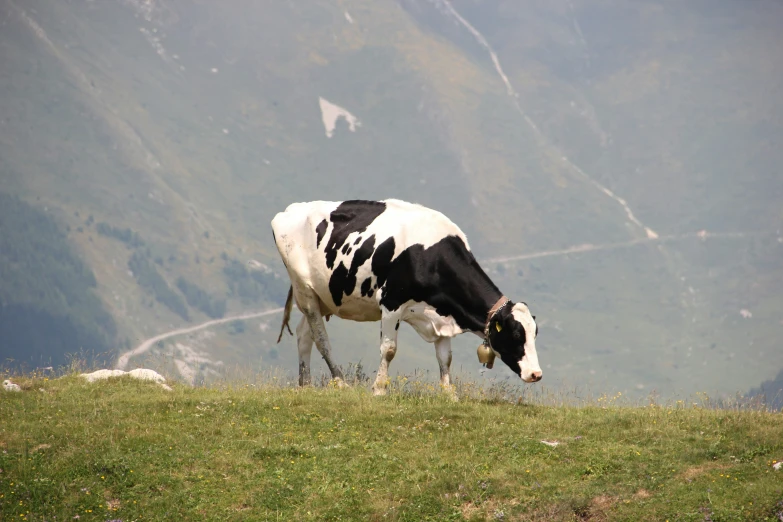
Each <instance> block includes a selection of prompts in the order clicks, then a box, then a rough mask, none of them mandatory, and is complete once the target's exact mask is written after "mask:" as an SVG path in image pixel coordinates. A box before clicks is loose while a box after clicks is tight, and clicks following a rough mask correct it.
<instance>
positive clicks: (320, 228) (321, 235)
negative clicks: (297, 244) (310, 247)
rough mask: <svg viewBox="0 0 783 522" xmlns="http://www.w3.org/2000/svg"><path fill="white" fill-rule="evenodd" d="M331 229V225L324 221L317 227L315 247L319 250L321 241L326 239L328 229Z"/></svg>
mask: <svg viewBox="0 0 783 522" xmlns="http://www.w3.org/2000/svg"><path fill="white" fill-rule="evenodd" d="M328 227H329V223H327V222H326V220H325V219H324V220H323V221H321V222H320V223H318V226H317V227H315V246H316V248H318V247H319V246H321V240H322V239H323V238H324V234H326V229H327V228H328Z"/></svg>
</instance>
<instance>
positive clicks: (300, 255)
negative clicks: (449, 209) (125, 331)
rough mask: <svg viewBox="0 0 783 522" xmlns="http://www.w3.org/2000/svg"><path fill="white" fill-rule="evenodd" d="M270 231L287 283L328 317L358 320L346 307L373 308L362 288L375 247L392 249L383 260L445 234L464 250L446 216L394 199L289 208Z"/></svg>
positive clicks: (427, 244)
mask: <svg viewBox="0 0 783 522" xmlns="http://www.w3.org/2000/svg"><path fill="white" fill-rule="evenodd" d="M272 229H273V231H274V235H275V242H276V244H277V248H278V251H279V252H280V255H281V257H282V259H283V262H284V263H285V265H286V268H287V269H288V272H289V275H290V277H291V278H292V281H297V282H298V283H301V284H304V285H307V286H309V287H310V288H312V289H314V290H315V292H316V293H317V294H318V295H319V297H320V298H321V300H322V301H323V302H324V303H325V304H326V305H327V308H329V309H330V310H331V311H332V313H335V314H336V315H338V316H342V315H343V313H347V314H349V315H351V316H357V318H358V316H361V315H362V314H361V313H358V312H355V311H351V310H349V308H352V307H353V308H362V307H364V306H369V305H375V303H376V301H375V300H374V298H373V295H371V294H370V293H369V292H366V291H363V290H362V288H361V283H362V282H364V281H367V280H368V279H369V280H372V281H373V282H375V281H376V279H377V278H376V277H374V276H375V274H373V273H372V259H373V256H374V254H375V252H376V250H378V248H379V247H381V249H383V248H386V249H387V251H388V250H390V247H391V246H392V245H393V253H392V252H389V253H390V254H391V258H390V259H388V261H391V260H393V259H394V258H396V257H397V256H399V255H400V254H401V253H402V252H403V251H404V250H406V249H407V248H409V247H410V246H412V245H422V246H423V247H424V248H428V247H430V246H432V245H434V244H435V243H437V242H438V241H440V240H441V239H443V238H444V237H446V236H449V235H451V236H457V237H459V238H460V239H461V240H462V241H463V242H464V243H465V246H466V247H467V248H469V246H468V241H467V238H466V237H465V235H464V233H463V232H462V231H461V230H460V229H459V227H457V225H455V224H454V223H453V222H452V221H451V220H450V219H448V218H447V217H446V216H445V215H443V214H442V213H440V212H438V211H435V210H432V209H429V208H427V207H424V206H421V205H417V204H414V203H408V202H405V201H401V200H396V199H388V200H383V201H343V202H337V201H312V202H306V203H293V204H291V205H289V206H288V207H287V208H286V209H285V211H283V212H280V213H278V214H277V215H276V216H275V218H274V219H273V220H272ZM382 245H383V246H382ZM335 272H337V276H335ZM337 283H339V284H337ZM336 286H342V287H343V288H342V290H340V289H338V288H336ZM343 291H344V295H341V294H342V293H343ZM362 303H366V304H362ZM375 315H376V314H375V312H373V313H372V314H371V317H375Z"/></svg>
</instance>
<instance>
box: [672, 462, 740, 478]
mask: <svg viewBox="0 0 783 522" xmlns="http://www.w3.org/2000/svg"><path fill="white" fill-rule="evenodd" d="M728 467H729V466H727V465H725V464H718V463H717V462H716V463H714V464H702V465H701V466H693V467H691V468H688V469H686V470H685V471H683V472H682V473H680V478H682V479H684V480H686V481H688V482H690V481H692V480H693V479H695V478H696V477H698V476H700V475H703V474H705V473H707V472H708V471H713V470H720V469H726V468H728Z"/></svg>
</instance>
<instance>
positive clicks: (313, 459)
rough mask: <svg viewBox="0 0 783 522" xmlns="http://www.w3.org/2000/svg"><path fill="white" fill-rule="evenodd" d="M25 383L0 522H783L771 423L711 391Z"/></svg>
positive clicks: (780, 431)
mask: <svg viewBox="0 0 783 522" xmlns="http://www.w3.org/2000/svg"><path fill="white" fill-rule="evenodd" d="M17 382H19V383H21V384H22V386H23V388H24V391H22V392H21V393H8V392H0V393H2V399H1V400H0V418H2V419H3V423H2V425H1V426H0V447H2V453H0V468H1V469H2V472H1V473H0V499H2V500H3V501H2V502H0V517H2V518H3V520H30V521H32V520H54V519H55V518H56V519H57V520H71V519H73V518H75V517H77V516H78V517H79V520H163V519H180V520H248V519H253V520H278V519H279V520H471V521H478V520H520V521H522V520H548V521H566V520H567V521H577V520H694V521H696V520H698V521H703V520H716V521H717V520H748V521H751V520H752V521H763V520H769V521H773V520H778V519H779V517H781V516H783V489H781V482H780V474H781V473H783V471H774V470H773V468H772V464H773V462H774V461H775V459H781V457H782V455H781V453H782V452H783V423H781V422H780V420H781V418H780V414H779V413H778V414H773V413H767V412H764V411H761V410H754V409H746V410H740V409H736V408H735V409H728V410H717V409H713V408H711V407H710V405H711V401H710V399H709V398H708V397H706V396H703V395H701V396H697V397H695V398H688V399H687V400H678V401H672V402H666V403H658V402H656V401H642V402H638V403H634V402H632V401H629V400H627V399H626V398H624V397H622V396H619V395H615V396H599V397H593V398H589V399H586V398H584V397H582V398H580V397H576V396H573V395H569V394H562V393H561V394H530V393H525V394H521V395H520V394H519V393H515V392H513V391H511V390H509V389H507V388H503V387H502V386H501V387H495V388H493V389H487V388H479V387H476V386H475V383H473V382H471V381H468V380H460V381H458V391H459V393H460V396H461V399H460V401H459V402H458V403H452V402H451V401H449V400H447V399H446V398H445V397H444V396H442V395H439V394H438V393H437V392H436V390H434V389H433V387H432V385H431V384H429V383H428V382H427V381H426V380H424V381H423V380H419V379H417V378H415V377H412V378H410V379H407V378H399V379H397V380H396V381H394V382H393V387H394V388H393V391H392V392H391V394H390V395H389V396H387V397H385V398H373V397H372V396H371V395H370V394H369V391H368V390H367V383H366V382H360V383H359V384H355V386H354V387H353V388H352V389H347V390H337V389H333V388H329V387H325V388H323V387H320V388H309V389H296V388H291V387H289V386H286V385H285V384H284V383H280V382H276V381H275V380H274V378H272V377H270V376H267V377H262V378H248V379H243V380H242V381H239V380H238V381H236V382H234V383H231V382H227V381H224V382H222V383H221V385H219V386H216V387H211V388H203V387H198V388H192V387H188V386H175V389H174V391H172V392H167V391H165V390H163V389H161V388H159V387H157V385H154V384H145V383H140V382H138V381H133V380H131V379H130V378H125V377H123V378H120V379H116V378H115V379H112V380H110V381H108V382H107V381H103V382H99V383H93V384H87V383H86V382H85V381H84V380H83V379H81V378H80V377H78V376H77V375H76V374H70V375H66V376H64V377H62V378H59V379H51V380H49V379H45V378H41V377H28V378H20V379H17ZM242 382H244V383H245V384H242ZM142 412H143V413H142ZM543 441H546V442H549V443H550V444H552V445H548V444H545V443H544V442H543ZM554 443H557V444H554Z"/></svg>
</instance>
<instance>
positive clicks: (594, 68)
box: [0, 0, 783, 393]
mask: <svg viewBox="0 0 783 522" xmlns="http://www.w3.org/2000/svg"><path fill="white" fill-rule="evenodd" d="M719 4H720V5H719V7H714V6H713V4H710V5H709V6H707V5H706V4H689V5H687V6H674V5H672V4H668V3H665V2H660V3H656V2H653V3H649V4H645V6H638V5H636V4H632V3H627V2H621V1H619V0H607V1H605V2H601V3H600V4H594V3H587V2H578V1H573V2H555V3H546V4H539V3H529V4H524V5H522V4H518V3H516V2H494V3H485V2H473V1H467V0H460V1H456V0H455V1H451V2H449V1H446V0H431V1H425V0H405V1H400V2H398V3H396V4H395V3H388V2H364V1H362V2H360V1H358V0H356V1H348V0H345V1H338V0H334V1H327V0H317V1H313V2H308V3H307V4H306V5H305V4H302V5H298V4H294V3H280V2H261V3H238V2H229V3H224V4H221V6H220V7H217V6H215V5H211V4H208V3H207V4H196V5H187V6H185V5H182V4H179V3H176V2H171V1H160V0H158V1H154V2H136V1H131V0H124V1H116V2H114V1H113V2H101V3H96V2H87V1H79V0H75V1H72V2H69V3H61V4H51V3H47V2H40V1H38V0H30V1H27V2H24V3H22V2H18V1H9V0H4V2H3V3H2V4H1V5H2V10H3V11H2V20H3V24H4V25H3V30H2V31H0V53H2V54H1V56H0V58H1V59H2V70H3V74H2V75H0V92H1V93H2V96H0V115H1V116H2V118H0V119H2V122H3V123H2V125H3V127H2V131H1V132H0V158H2V160H1V161H2V167H3V169H2V172H3V187H4V190H6V191H8V192H10V193H13V194H17V195H19V196H21V197H22V198H24V199H25V200H26V201H29V202H31V203H33V202H34V204H35V205H37V206H39V207H43V206H46V207H47V208H48V209H49V212H50V213H51V215H52V216H54V217H55V218H56V219H57V220H58V222H59V223H60V225H61V227H62V228H63V229H64V230H68V229H69V230H70V231H69V232H68V238H69V240H70V241H71V243H72V244H73V245H74V247H75V248H76V250H77V251H78V252H79V254H80V255H81V256H82V257H83V259H84V260H85V262H86V263H87V264H88V265H89V267H90V269H91V270H92V272H93V273H94V274H95V278H96V281H97V286H96V288H95V292H96V293H97V295H99V296H100V298H101V301H102V302H103V304H104V306H105V307H106V309H107V310H108V311H109V312H110V313H111V315H112V316H113V317H114V319H115V321H116V323H117V329H118V334H117V336H116V339H115V341H114V345H115V346H116V347H117V350H118V352H119V351H120V350H121V349H128V348H132V347H134V346H137V345H138V344H139V343H140V342H141V341H142V340H144V339H146V338H150V337H153V336H154V335H156V334H158V333H161V332H164V331H167V330H173V329H176V328H180V327H185V326H188V325H194V324H198V323H200V322H203V321H207V320H209V319H211V318H215V317H221V316H225V315H228V316H231V315H233V314H241V313H245V312H248V311H253V310H260V309H265V308H271V307H274V306H276V305H280V304H281V300H282V299H283V298H284V296H285V290H286V289H287V283H286V277H285V274H284V271H283V270H282V265H281V263H280V261H279V259H278V258H277V255H276V251H275V249H274V245H273V243H272V240H271V239H272V238H271V233H270V230H269V221H270V220H271V218H272V217H273V216H274V214H275V213H276V212H278V211H279V210H281V209H283V208H285V206H286V205H288V204H289V203H290V202H293V201H304V200H310V199H333V200H342V199H349V198H378V199H380V198H386V197H399V198H402V199H407V200H412V201H417V202H419V203H422V204H425V205H429V206H432V207H435V208H437V209H438V210H441V211H443V212H445V213H446V214H447V215H449V216H451V217H453V218H454V219H455V220H456V221H457V223H458V224H459V225H460V226H461V227H462V228H463V229H464V230H465V232H466V233H467V234H468V237H469V238H470V241H471V245H472V247H473V248H474V250H475V252H476V254H477V256H478V257H479V258H480V259H482V260H490V259H494V258H507V257H509V256H511V257H513V256H514V255H519V254H525V253H536V252H542V251H554V250H559V249H568V248H570V247H574V246H578V245H585V244H587V245H592V246H591V247H589V248H590V250H589V251H584V252H581V253H579V252H577V253H573V254H568V255H552V256H549V257H542V258H540V259H523V260H518V261H500V262H494V261H493V262H487V263H485V267H486V268H487V270H488V271H490V273H491V274H492V276H493V277H494V278H495V279H496V281H497V282H498V284H499V285H500V287H501V288H502V289H503V291H504V292H505V293H506V294H507V295H509V296H510V297H512V298H513V299H519V300H525V301H527V302H529V303H530V304H531V306H532V307H533V308H534V309H535V310H536V315H537V316H538V317H539V320H540V323H541V327H542V339H541V342H540V344H541V345H542V348H541V350H542V354H541V359H542V364H544V367H545V372H546V374H547V377H548V380H550V379H551V382H552V384H553V385H561V384H562V383H567V384H571V385H580V386H581V385H586V386H594V387H598V388H603V387H606V386H609V387H616V388H617V389H621V390H624V391H629V390H630V391H631V392H635V393H648V392H650V390H652V389H660V388H661V387H665V388H666V389H668V390H670V391H672V392H675V391H682V392H691V391H695V390H701V389H710V390H720V391H727V392H730V391H736V389H738V388H739V389H747V388H748V387H750V386H752V385H755V384H757V383H758V382H760V381H761V380H763V379H765V378H771V377H772V376H774V374H775V371H776V370H777V369H778V368H780V367H781V366H783V358H781V357H783V356H782V355H780V354H779V353H778V352H779V351H776V346H777V339H779V338H780V335H781V333H783V332H782V331H781V330H783V328H782V327H783V325H781V324H780V320H781V317H783V303H781V302H780V301H779V298H777V295H780V294H779V291H780V290H783V281H782V280H781V276H780V274H781V271H780V266H779V262H778V261H777V260H778V259H780V254H781V253H782V252H781V243H780V241H779V237H780V236H779V233H778V232H777V230H778V228H779V227H780V224H781V223H780V222H781V218H783V214H781V211H780V206H779V204H778V202H779V201H780V197H781V196H783V184H781V182H780V180H779V176H778V175H777V172H776V170H775V169H776V165H778V164H779V163H780V160H781V159H783V158H780V154H781V150H783V149H781V147H779V146H777V145H779V144H780V141H781V137H782V136H783V134H781V129H780V121H782V120H781V118H780V116H781V113H780V111H781V110H782V109H781V104H780V103H779V102H778V101H777V100H776V99H772V98H770V97H768V96H765V95H764V94H765V93H770V92H776V90H779V87H780V82H781V81H782V79H783V68H781V67H778V66H777V65H776V63H777V62H776V61H775V60H773V59H771V57H770V55H769V53H770V52H772V51H771V49H773V48H774V45H772V44H773V43H774V42H776V41H777V38H778V37H777V33H776V32H775V31H774V28H775V24H774V20H775V19H776V17H778V16H779V7H778V6H776V5H774V4H772V3H761V4H759V5H760V7H759V9H758V10H757V11H754V12H750V11H746V10H741V11H739V12H738V11H737V10H736V9H734V10H732V8H731V6H730V4H731V3H730V2H720V3H719ZM732 20H734V21H732ZM615 22H621V23H615ZM493 56H494V59H493ZM747 56H753V59H746V57H747ZM765 56H766V57H767V58H766V59H765ZM323 107H327V108H329V107H332V108H335V110H344V111H346V112H347V113H348V114H350V115H351V116H352V117H354V118H355V121H354V123H353V127H351V125H349V122H348V121H347V120H346V119H344V118H341V119H337V120H334V121H332V120H331V116H330V115H329V114H328V113H327V112H324V110H323ZM330 123H334V125H335V128H334V130H333V131H330V127H329V125H330ZM6 187H7V188H6ZM702 229H707V231H708V232H710V233H716V234H717V235H712V236H710V235H709V234H707V235H706V236H705V237H699V236H698V235H697V233H698V232H699V231H700V230H702ZM720 234H723V235H720ZM726 234H729V235H726ZM731 234H735V235H731ZM681 236H682V237H681ZM627 242H632V244H630V245H627V246H624V247H623V246H619V247H617V246H615V245H623V244H625V243H627ZM745 309H747V310H748V311H750V312H752V317H749V318H743V317H742V316H741V315H740V310H745ZM277 328H278V327H277V320H276V319H264V320H262V321H260V322H253V323H251V322H248V323H247V328H246V327H245V325H244V323H243V324H241V325H240V323H235V324H234V323H231V324H229V326H226V327H220V328H216V329H213V330H209V331H200V332H199V333H198V334H194V335H193V336H190V337H187V338H181V339H173V340H172V341H170V342H168V343H164V344H163V346H162V347H156V349H155V350H153V352H150V353H149V354H148V355H149V356H151V357H155V358H158V359H159V362H160V364H164V365H169V367H170V368H171V369H172V371H179V370H178V369H181V368H184V367H187V368H188V370H187V371H186V372H185V373H183V376H184V375H186V374H187V375H188V376H189V377H188V378H193V376H194V375H210V372H211V371H221V368H224V367H225V366H227V365H233V364H236V365H240V364H241V365H248V364H250V365H254V366H256V367H264V368H266V367H269V366H277V365H280V366H282V367H284V368H286V369H289V370H290V369H294V368H295V367H296V351H295V349H294V347H293V342H292V341H291V340H287V341H286V344H285V345H283V344H281V346H274V342H275V340H276V333H277ZM376 330H377V325H358V324H348V323H346V322H343V321H339V320H335V321H332V322H330V324H329V331H330V332H331V334H332V336H333V344H334V345H335V350H336V352H337V353H336V355H337V357H338V360H339V361H340V362H342V363H344V364H345V363H347V362H348V361H355V360H358V359H361V360H362V361H364V363H365V366H366V367H367V366H370V367H372V366H374V364H375V361H376V358H377V347H375V343H376V338H377V331H376ZM287 339H288V338H287ZM401 345H402V346H406V347H407V346H410V348H409V349H407V348H404V349H402V350H401V352H400V354H401V356H400V357H398V358H397V359H395V363H394V364H393V365H392V368H393V369H395V367H396V369H400V370H405V371H410V370H412V369H414V368H421V367H424V368H427V369H430V370H432V371H434V370H435V369H436V364H435V361H434V357H432V353H431V349H430V348H429V347H428V346H426V345H424V343H422V342H421V341H420V340H418V339H417V338H416V337H415V336H414V335H413V334H412V333H411V332H410V331H407V332H403V333H402V336H401ZM474 350H475V341H474V340H473V339H460V340H459V341H458V342H457V343H456V347H455V365H459V366H463V367H464V368H466V371H473V369H474V368H475V367H476V362H475V355H474V353H475V352H474ZM403 354H405V355H404V356H403ZM315 358H317V356H316V357H315ZM739 359H742V360H743V363H742V364H739V365H738V364H737V360H739ZM398 361H399V362H398ZM705 363H706V364H705ZM495 373H496V374H498V375H499V376H500V377H501V378H502V377H507V376H508V375H509V373H508V372H507V371H506V370H504V369H499V370H497V372H495ZM606 376H611V378H610V379H609V382H610V383H611V384H607V379H606Z"/></svg>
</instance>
